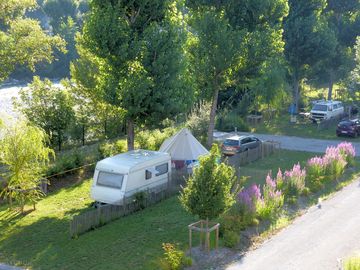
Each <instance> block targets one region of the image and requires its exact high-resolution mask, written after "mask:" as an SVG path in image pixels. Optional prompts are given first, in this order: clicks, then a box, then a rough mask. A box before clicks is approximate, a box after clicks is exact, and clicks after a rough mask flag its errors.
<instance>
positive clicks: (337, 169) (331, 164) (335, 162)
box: [323, 146, 347, 180]
mask: <svg viewBox="0 0 360 270" xmlns="http://www.w3.org/2000/svg"><path fill="white" fill-rule="evenodd" d="M323 159H324V162H325V164H326V178H328V179H330V180H332V179H338V178H339V177H340V176H341V175H342V174H343V173H344V170H345V167H346V164H347V162H346V160H345V157H344V155H342V154H341V152H340V149H339V148H338V147H334V146H330V147H328V148H326V152H325V155H324V157H323Z"/></svg>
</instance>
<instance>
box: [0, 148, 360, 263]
mask: <svg viewBox="0 0 360 270" xmlns="http://www.w3.org/2000/svg"><path fill="white" fill-rule="evenodd" d="M314 155H315V154H313V153H307V152H299V151H287V150H281V151H279V152H278V153H276V154H275V155H273V156H270V157H267V158H264V159H262V160H259V161H256V162H254V163H252V164H249V165H247V166H243V167H241V175H248V176H251V178H250V179H249V181H248V183H247V184H250V183H253V182H256V183H258V184H260V183H264V181H265V177H266V174H267V172H268V171H269V170H272V171H273V172H274V173H276V172H277V170H278V168H279V167H280V168H281V169H282V170H284V169H289V168H291V167H292V165H293V164H294V163H297V162H298V161H300V163H301V164H302V165H304V163H305V162H306V160H307V159H308V158H310V157H312V156H314ZM358 164H359V162H358ZM358 167H359V166H358ZM357 170H360V168H357ZM351 175H352V174H351V173H348V174H347V175H346V177H348V178H349V179H351ZM90 184H91V182H90V180H86V181H84V182H83V183H81V184H78V185H75V186H72V187H69V188H63V189H61V190H60V191H58V192H56V193H53V194H51V195H49V196H47V197H45V198H44V199H43V200H41V201H40V202H39V203H38V204H37V210H36V211H33V212H30V213H28V214H27V215H25V216H21V215H16V214H15V212H11V211H9V210H7V209H6V207H5V206H1V207H0V262H3V263H8V264H12V265H20V266H27V267H30V268H32V269H120V270H121V269H134V270H135V269H136V270H137V269H159V267H158V266H157V264H156V262H157V261H158V259H159V257H161V256H162V254H163V251H162V248H161V244H162V243H163V242H171V243H178V244H179V246H180V248H182V249H186V247H187V244H188V231H187V225H188V224H190V223H192V222H194V221H196V218H195V217H192V216H191V215H189V214H187V213H186V212H185V210H184V209H183V208H182V207H181V205H180V202H179V200H178V198H177V197H176V196H174V197H172V198H169V199H167V200H165V201H162V202H160V203H158V204H157V205H155V206H152V207H149V208H147V209H144V210H143V211H140V212H137V213H134V214H132V215H130V216H128V217H124V218H121V219H118V220H116V221H114V222H112V223H109V224H107V225H105V226H103V227H101V228H98V229H96V230H93V231H90V232H88V233H86V234H84V235H81V236H79V237H78V238H77V239H71V238H70V236H69V221H70V219H71V217H72V216H73V215H75V214H77V213H80V212H83V211H87V210H88V209H89V205H90V203H91V202H92V201H91V199H90V197H89V191H90ZM334 190H335V189H334V188H333V187H332V188H329V189H328V190H326V191H325V192H329V193H330V192H333V191H334ZM314 200H315V199H314ZM284 224H286V222H284ZM284 224H283V225H281V226H285V225H284ZM196 244H197V243H194V245H196Z"/></svg>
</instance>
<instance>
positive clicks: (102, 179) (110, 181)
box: [97, 172, 124, 189]
mask: <svg viewBox="0 0 360 270" xmlns="http://www.w3.org/2000/svg"><path fill="white" fill-rule="evenodd" d="M123 180H124V175H123V174H115V173H108V172H99V176H98V178H97V184H98V185H99V186H105V187H112V188H118V189H121V186H122V183H123Z"/></svg>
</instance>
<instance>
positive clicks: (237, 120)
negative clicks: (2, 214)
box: [216, 110, 250, 132]
mask: <svg viewBox="0 0 360 270" xmlns="http://www.w3.org/2000/svg"><path fill="white" fill-rule="evenodd" d="M235 128H236V129H237V130H239V131H249V130H250V129H249V126H248V125H247V124H246V123H245V122H244V120H243V119H242V118H241V117H240V116H239V115H238V114H237V113H236V112H235V111H232V112H228V111H227V110H225V111H223V112H222V113H221V114H219V116H218V117H217V119H216V129H218V130H221V131H227V132H229V131H234V130H235Z"/></svg>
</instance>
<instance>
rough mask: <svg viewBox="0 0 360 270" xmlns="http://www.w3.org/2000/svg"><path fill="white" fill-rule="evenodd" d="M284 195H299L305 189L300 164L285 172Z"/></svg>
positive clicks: (303, 175) (303, 171)
mask: <svg viewBox="0 0 360 270" xmlns="http://www.w3.org/2000/svg"><path fill="white" fill-rule="evenodd" d="M283 177H284V187H283V190H284V193H285V194H286V195H287V196H296V195H299V194H301V192H302V191H303V189H304V188H305V177H306V171H305V169H301V167H300V164H299V163H298V164H295V165H294V166H293V168H292V169H291V170H289V171H285V173H284V175H283Z"/></svg>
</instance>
